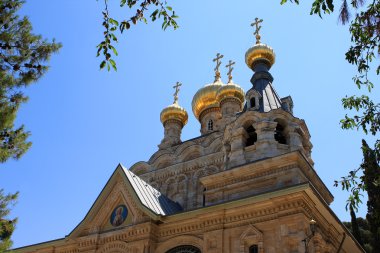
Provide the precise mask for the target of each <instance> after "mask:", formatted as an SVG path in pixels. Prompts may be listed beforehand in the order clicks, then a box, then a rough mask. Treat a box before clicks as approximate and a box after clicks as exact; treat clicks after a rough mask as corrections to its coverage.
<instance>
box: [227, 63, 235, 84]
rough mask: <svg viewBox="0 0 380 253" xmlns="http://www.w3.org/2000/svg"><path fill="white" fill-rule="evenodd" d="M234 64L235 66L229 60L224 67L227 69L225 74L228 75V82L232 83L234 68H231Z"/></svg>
mask: <svg viewBox="0 0 380 253" xmlns="http://www.w3.org/2000/svg"><path fill="white" fill-rule="evenodd" d="M234 64H235V62H234V61H231V60H229V61H228V64H227V65H226V68H228V73H227V75H228V82H231V81H232V70H234V68H233V67H232V66H233V65H234Z"/></svg>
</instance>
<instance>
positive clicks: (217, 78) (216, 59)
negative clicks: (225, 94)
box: [212, 53, 224, 82]
mask: <svg viewBox="0 0 380 253" xmlns="http://www.w3.org/2000/svg"><path fill="white" fill-rule="evenodd" d="M223 56H224V55H222V54H220V53H217V54H216V58H215V59H212V61H214V62H216V67H215V68H214V71H215V82H216V81H219V80H220V72H219V67H220V64H222V62H221V61H220V59H222V58H223Z"/></svg>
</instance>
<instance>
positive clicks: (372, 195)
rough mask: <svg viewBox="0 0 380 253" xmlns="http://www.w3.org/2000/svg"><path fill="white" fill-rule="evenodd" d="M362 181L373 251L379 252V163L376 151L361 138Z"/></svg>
mask: <svg viewBox="0 0 380 253" xmlns="http://www.w3.org/2000/svg"><path fill="white" fill-rule="evenodd" d="M362 150H363V156H364V161H363V163H362V165H361V167H362V168H363V177H362V178H363V183H364V185H365V190H366V191H367V193H368V201H367V208H368V211H367V220H368V223H369V230H370V231H371V234H372V240H371V242H370V244H371V246H372V249H373V252H380V165H379V162H378V161H379V158H380V157H378V156H377V155H376V152H375V151H374V150H373V149H371V148H370V147H369V146H368V144H367V143H366V142H365V141H364V140H363V144H362Z"/></svg>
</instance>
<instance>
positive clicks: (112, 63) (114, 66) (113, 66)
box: [110, 59, 117, 71]
mask: <svg viewBox="0 0 380 253" xmlns="http://www.w3.org/2000/svg"><path fill="white" fill-rule="evenodd" d="M110 63H111V66H112V68H113V69H114V70H115V71H117V67H116V62H115V61H114V60H112V59H110Z"/></svg>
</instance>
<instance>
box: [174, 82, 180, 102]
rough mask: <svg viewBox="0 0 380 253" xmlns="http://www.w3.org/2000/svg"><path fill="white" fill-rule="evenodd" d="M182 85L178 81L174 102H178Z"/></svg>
mask: <svg viewBox="0 0 380 253" xmlns="http://www.w3.org/2000/svg"><path fill="white" fill-rule="evenodd" d="M181 86H182V83H180V82H177V83H176V84H175V85H174V86H173V88H174V89H175V92H174V94H173V96H174V104H175V103H177V102H178V93H179V88H180V87H181Z"/></svg>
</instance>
